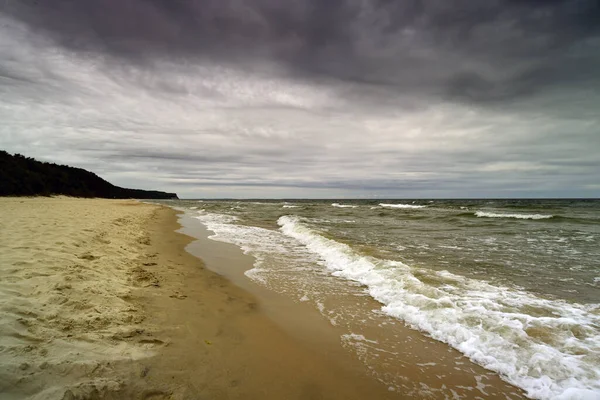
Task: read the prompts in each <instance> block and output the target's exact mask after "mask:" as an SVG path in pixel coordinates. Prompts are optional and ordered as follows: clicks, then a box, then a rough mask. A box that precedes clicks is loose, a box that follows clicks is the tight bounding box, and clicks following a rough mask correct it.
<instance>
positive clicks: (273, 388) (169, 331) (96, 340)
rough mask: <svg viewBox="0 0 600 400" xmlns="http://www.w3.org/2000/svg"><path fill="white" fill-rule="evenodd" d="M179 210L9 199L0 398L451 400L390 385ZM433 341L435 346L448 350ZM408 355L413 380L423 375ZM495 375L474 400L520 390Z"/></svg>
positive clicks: (2, 262)
mask: <svg viewBox="0 0 600 400" xmlns="http://www.w3.org/2000/svg"><path fill="white" fill-rule="evenodd" d="M175 214H176V212H175V211H174V210H172V209H169V208H166V207H161V206H155V205H149V204H143V203H138V202H134V201H112V200H83V199H70V198H34V199H15V198H6V199H0V317H1V318H0V398H2V399H8V400H12V399H24V398H29V399H65V400H66V399H365V398H374V399H392V398H395V399H398V398H411V397H413V398H426V397H431V396H433V397H431V398H443V397H438V395H439V394H440V392H436V394H432V395H431V396H427V395H426V392H425V391H423V392H422V393H417V392H412V393H408V392H405V393H401V392H398V391H390V390H389V388H388V386H387V385H384V384H382V383H381V382H379V381H378V380H377V379H376V378H377V376H376V375H373V374H370V373H369V371H368V368H367V367H366V365H365V363H364V362H363V360H361V359H360V357H359V356H358V355H357V353H355V352H351V351H348V350H347V349H345V348H344V347H343V346H342V343H341V342H340V332H339V331H338V330H336V328H335V327H333V326H331V325H330V324H329V323H328V322H327V320H325V319H324V318H323V317H322V316H321V315H319V314H318V313H317V312H316V311H315V310H312V309H310V308H308V307H306V306H305V305H303V304H299V303H296V302H294V301H291V300H290V299H286V298H285V297H282V296H279V295H276V294H274V293H270V292H269V291H267V290H264V289H261V288H259V287H257V286H256V285H254V284H253V283H252V282H250V281H249V280H248V279H247V278H245V277H244V276H243V271H244V270H245V269H246V268H247V267H248V265H250V266H251V263H252V260H251V259H250V258H249V257H246V256H244V255H243V254H241V252H240V250H239V249H237V248H236V247H234V246H231V245H226V244H222V243H217V242H214V241H210V240H209V239H206V237H204V239H201V240H199V241H192V238H191V237H189V236H187V235H184V234H180V233H175V230H177V229H179V227H180V225H179V224H178V222H177V218H176V215H175ZM183 222H184V223H185V218H184V219H183ZM190 229H191V231H190ZM196 229H197V225H196V227H195V228H194V227H192V228H189V227H188V226H186V228H185V230H184V232H186V233H192V234H194V235H196V234H199V236H202V235H203V234H202V233H201V232H200V233H198V231H197V230H196ZM186 246H188V249H189V250H190V251H191V252H193V253H195V254H198V255H200V256H202V257H203V259H204V260H205V262H206V266H205V265H204V264H203V262H202V261H201V260H200V259H199V258H197V257H195V256H193V255H191V254H190V253H188V252H187V251H186V250H185V248H186ZM249 263H250V264H249ZM213 269H214V270H215V271H216V272H215V271H213ZM220 274H221V275H220ZM402 332H404V333H406V334H408V333H410V334H413V335H417V336H419V337H421V335H420V334H418V332H414V331H411V332H412V333H411V332H409V330H405V331H402ZM426 342H427V343H429V342H428V341H426ZM434 345H435V346H438V347H434V348H428V349H424V350H423V351H424V352H425V353H424V354H432V355H434V356H435V354H437V353H439V352H447V351H448V348H447V347H446V346H444V345H443V344H439V343H434ZM419 349H421V348H419ZM419 351H421V350H419ZM412 353H413V354H416V353H418V352H416V353H415V352H412ZM435 357H436V358H437V356H435ZM411 363H412V361H410V362H407V363H406V365H404V366H403V367H402V371H401V373H402V374H405V376H406V379H407V380H409V381H413V382H420V381H422V380H423V379H425V378H424V376H425V375H427V374H428V373H427V374H424V373H423V370H422V369H418V368H413V367H412V364H411ZM381 364H385V363H384V362H382V363H381ZM390 368H391V369H390V371H396V370H395V368H396V367H395V366H391V367H390ZM443 369H444V370H448V369H449V368H447V367H444V368H443ZM459 375H460V376H461V377H462V378H460V379H464V382H466V384H468V385H475V386H476V385H477V384H478V382H476V380H475V379H474V375H473V374H471V375H469V374H463V373H461V374H456V376H454V375H452V374H450V375H448V376H446V377H443V379H442V381H444V382H446V383H448V384H449V385H450V384H451V383H452V379H459V378H457V377H458V376H459ZM460 382H462V381H460ZM490 382H491V384H489V383H490ZM490 382H488V384H489V386H486V389H487V391H488V392H487V393H488V396H484V395H482V393H481V392H480V391H478V390H474V389H468V390H467V389H465V390H464V391H463V393H464V397H465V398H477V397H486V398H506V396H505V394H510V397H511V398H517V396H518V392H517V391H516V389H514V388H512V387H510V386H509V385H506V384H504V383H503V382H502V381H500V380H499V379H498V378H496V380H495V381H494V380H492V381H490ZM447 393H448V394H449V396H450V397H449V398H452V396H453V394H452V392H451V391H449V390H448V391H447Z"/></svg>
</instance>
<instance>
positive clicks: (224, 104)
mask: <svg viewBox="0 0 600 400" xmlns="http://www.w3.org/2000/svg"><path fill="white" fill-rule="evenodd" d="M599 20H600V1H598V0H571V1H561V0H485V1H478V0H423V1H417V0H403V1H401V0H246V1H245V0H0V149H4V150H6V151H9V152H11V153H21V154H24V155H26V156H30V157H35V158H37V159H39V160H44V161H52V162H57V163H61V164H68V165H72V166H77V167H81V168H85V169H88V170H91V171H93V172H95V173H97V174H98V175H100V176H101V177H103V178H105V179H107V180H108V181H110V182H111V183H114V184H117V185H120V186H125V187H134V188H141V189H159V190H165V191H172V192H176V193H177V194H178V195H179V197H183V198H215V197H234V198H311V197H312V198H449V197H458V198H465V197H600V23H598V21H599Z"/></svg>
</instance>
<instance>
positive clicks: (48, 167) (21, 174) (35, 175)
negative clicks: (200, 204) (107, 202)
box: [0, 150, 178, 199]
mask: <svg viewBox="0 0 600 400" xmlns="http://www.w3.org/2000/svg"><path fill="white" fill-rule="evenodd" d="M51 195H65V196H73V197H100V198H106V199H177V198H178V197H177V194H176V193H167V192H161V191H158V190H140V189H127V188H122V187H119V186H115V185H113V184H112V183H110V182H107V181H105V180H104V179H102V178H100V177H99V176H98V175H96V174H94V173H93V172H90V171H86V170H85V169H82V168H75V167H70V166H68V165H58V164H54V163H48V162H41V161H37V160H35V159H33V158H30V157H25V156H23V155H21V154H14V155H11V154H9V153H8V152H6V151H3V150H0V196H51Z"/></svg>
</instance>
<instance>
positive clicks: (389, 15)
mask: <svg viewBox="0 0 600 400" xmlns="http://www.w3.org/2000/svg"><path fill="white" fill-rule="evenodd" d="M599 4H600V3H599V2H598V1H597V0H570V1H567V0H564V1H558V0H553V1H520V0H490V1H472V0H453V1H448V0H444V1H442V0H428V1H417V0H410V1H392V0H370V1H362V0H360V1H359V0H328V1H321V0H298V1H293V2H281V1H279V0H255V1H243V0H87V1H86V0H80V1H74V0H48V1H40V0H8V1H5V2H4V3H3V5H0V11H1V12H4V13H7V14H9V15H11V16H13V17H16V18H19V19H21V20H22V21H25V22H26V23H28V24H29V25H30V26H32V27H34V28H35V29H37V30H39V31H41V32H43V33H44V34H45V35H50V36H51V37H53V38H54V39H55V40H56V41H57V42H58V43H60V44H61V45H63V46H66V47H68V48H71V49H76V50H78V51H82V52H89V51H91V52H96V53H100V54H102V55H105V56H107V57H122V58H130V59H134V60H137V61H138V62H144V63H148V62H150V61H152V60H154V59H156V58H166V57H175V58H179V59H181V60H183V59H190V58H192V59H198V58H199V59H216V60H220V61H224V60H227V61H230V62H234V63H240V62H248V63H251V62H253V61H256V60H261V61H264V60H271V61H272V62H275V63H278V64H279V65H281V66H283V67H285V69H286V70H287V71H288V73H290V74H294V75H298V76H303V77H305V78H318V77H324V78H335V79H342V80H351V81H356V82H363V83H364V82H370V83H372V84H376V85H386V86H388V87H395V88H396V90H398V91H407V90H408V91H412V92H415V93H426V94H433V95H438V96H447V97H450V98H453V99H458V100H464V101H486V100H489V101H503V100H510V99H512V98H515V97H520V96H526V95H531V94H532V93H535V92H536V91H539V90H542V89H544V88H545V87H547V86H552V85H555V84H561V83H562V84H564V83H565V82H569V81H571V80H575V81H578V80H580V79H581V73H583V74H587V75H588V76H589V75H590V74H593V71H597V70H598V67H600V62H599V59H600V56H599V54H600V45H598V42H597V40H596V41H595V42H594V41H593V40H592V39H593V38H597V35H598V33H599V32H600V24H598V23H597V21H598V20H600V5H599ZM588 83H589V82H588ZM171 88H172V89H173V90H179V89H180V88H178V87H177V86H173V87H171Z"/></svg>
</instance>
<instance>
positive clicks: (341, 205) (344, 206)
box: [331, 203, 358, 208]
mask: <svg viewBox="0 0 600 400" xmlns="http://www.w3.org/2000/svg"><path fill="white" fill-rule="evenodd" d="M331 206H332V207H338V208H357V207H358V206H355V205H352V204H340V203H333V204H331Z"/></svg>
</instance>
